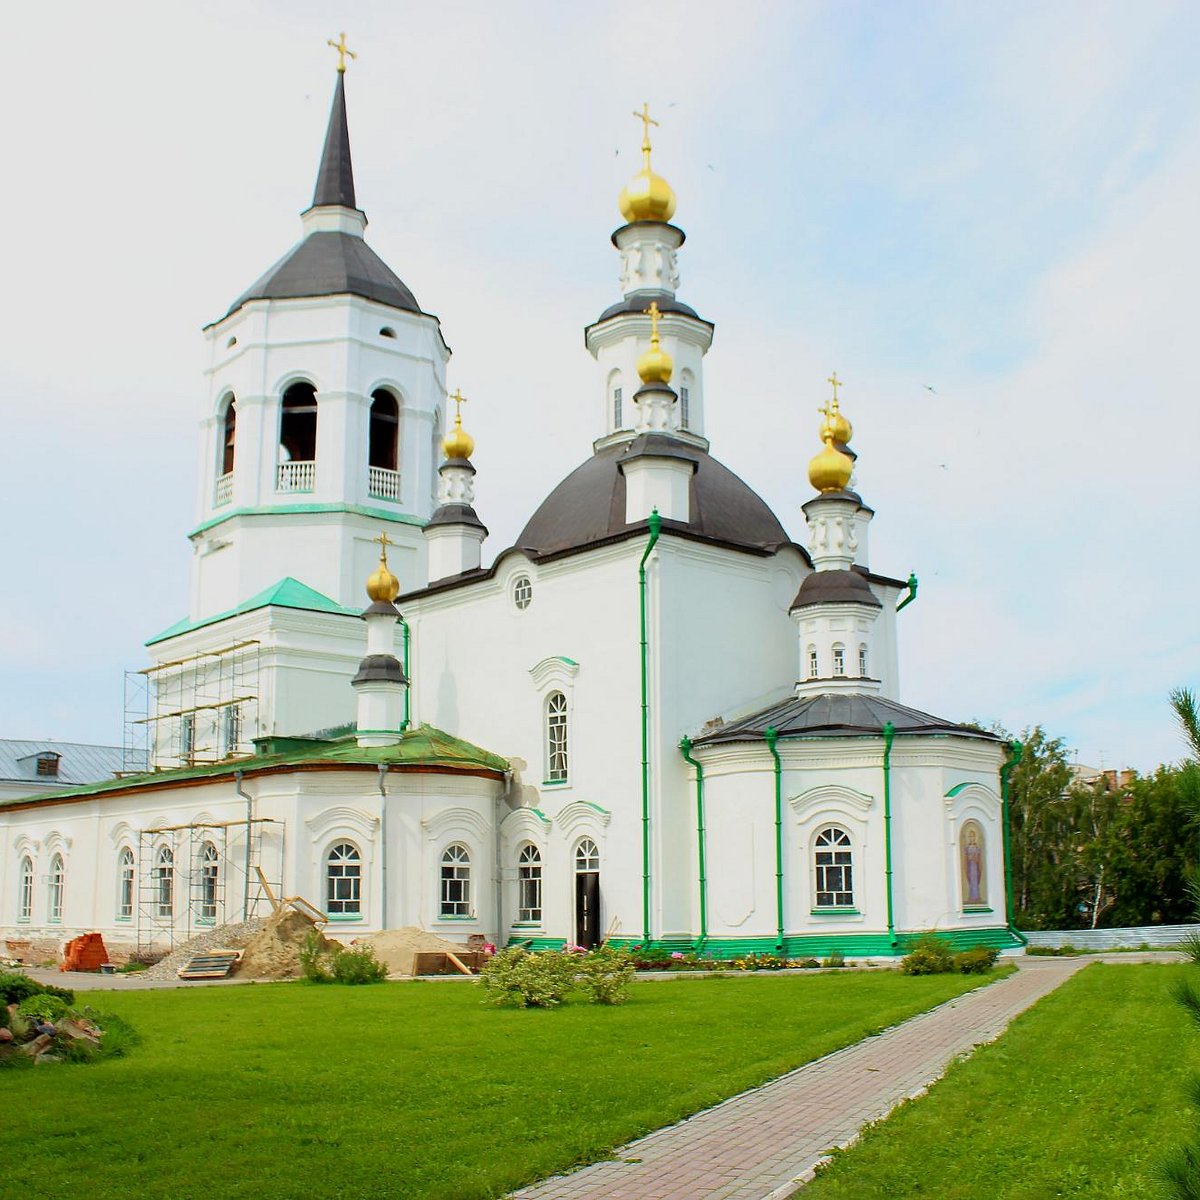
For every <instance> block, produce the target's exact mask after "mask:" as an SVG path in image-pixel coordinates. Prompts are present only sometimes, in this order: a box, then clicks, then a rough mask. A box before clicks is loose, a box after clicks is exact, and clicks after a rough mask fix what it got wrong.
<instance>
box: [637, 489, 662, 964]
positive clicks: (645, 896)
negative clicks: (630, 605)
mask: <svg viewBox="0 0 1200 1200" xmlns="http://www.w3.org/2000/svg"><path fill="white" fill-rule="evenodd" d="M646 525H647V526H648V528H649V530H650V538H649V540H648V541H647V542H646V549H645V550H644V551H643V552H642V560H641V562H639V563H638V618H639V620H640V623H641V635H642V636H641V643H640V649H641V668H642V929H643V932H644V939H645V941H647V942H648V941H649V940H650V692H649V684H648V680H647V677H648V674H649V670H650V653H649V647H648V644H647V641H646V559H648V558H649V557H650V551H651V550H653V549H654V544H655V542H657V541H658V535H659V534H660V533H661V532H662V517H660V516H659V515H658V509H657V508H655V509H652V510H651V512H650V517H649V519H648V520H647V522H646Z"/></svg>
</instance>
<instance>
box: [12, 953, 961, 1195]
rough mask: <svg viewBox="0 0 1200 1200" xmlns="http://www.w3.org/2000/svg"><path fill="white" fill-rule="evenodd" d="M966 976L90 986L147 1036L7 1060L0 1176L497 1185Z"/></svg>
mask: <svg viewBox="0 0 1200 1200" xmlns="http://www.w3.org/2000/svg"><path fill="white" fill-rule="evenodd" d="M980 982H983V981H981V980H980V979H978V978H968V977H963V976H934V977H927V978H907V977H904V976H900V975H897V974H893V973H891V972H889V973H886V974H880V973H865V972H864V973H847V974H845V975H822V976H773V977H749V978H747V977H741V978H729V979H721V978H712V979H676V980H669V981H665V982H661V983H639V984H636V985H635V986H634V988H633V989H632V994H631V999H630V1001H629V1003H628V1004H626V1005H624V1006H622V1007H619V1008H600V1007H597V1006H593V1005H587V1004H584V1003H576V1004H569V1005H566V1006H564V1007H563V1008H561V1009H556V1010H550V1011H537V1010H498V1009H492V1008H488V1007H485V1006H483V1005H481V1003H480V996H481V993H480V991H479V990H478V989H477V988H475V987H473V986H471V985H469V984H464V983H453V982H445V983H389V984H379V985H375V986H372V987H358V988H345V987H335V986H329V987H313V986H306V985H304V984H273V985H265V986H247V987H236V988H205V989H197V990H194V991H188V990H172V991H157V992H152V991H147V992H127V993H120V994H116V993H112V992H105V993H93V994H91V995H90V996H87V997H84V996H81V997H80V1002H81V1003H82V1002H85V1001H88V1000H90V1002H92V1003H93V1004H95V1005H97V1006H98V1007H101V1008H107V1009H109V1010H110V1011H113V1012H117V1013H119V1014H120V1015H122V1016H124V1017H126V1018H127V1019H128V1020H129V1021H131V1022H132V1023H133V1024H134V1025H135V1026H136V1027H137V1028H138V1030H139V1031H140V1032H141V1034H142V1038H143V1042H142V1045H141V1046H140V1047H139V1048H138V1049H137V1050H136V1051H135V1052H134V1054H133V1055H132V1056H131V1057H129V1058H126V1059H119V1060H114V1061H111V1062H105V1063H100V1064H97V1065H93V1066H88V1067H53V1068H38V1069H36V1070H33V1071H20V1072H15V1071H6V1072H4V1075H3V1077H2V1079H0V1096H2V1097H3V1119H2V1120H0V1163H2V1164H3V1167H2V1168H0V1178H2V1179H3V1186H2V1187H0V1192H3V1194H4V1195H5V1196H9V1195H11V1196H21V1197H28V1198H33V1197H38V1198H41V1197H56V1198H58V1197H87V1198H88V1200H101V1198H103V1197H123V1198H124V1197H129V1196H155V1197H157V1196H164V1197H166V1196H169V1197H172V1198H175V1197H179V1198H186V1197H226V1196H247V1197H255V1198H256V1200H263V1198H267V1197H269V1198H270V1200H278V1198H280V1197H309V1196H320V1197H323V1198H332V1197H405V1198H406V1200H408V1198H417V1197H455V1198H456V1200H457V1198H460V1197H462V1198H465V1197H486V1196H497V1195H502V1194H504V1193H505V1192H506V1191H508V1190H510V1189H512V1188H514V1187H517V1186H519V1185H520V1184H523V1183H527V1182H530V1181H531V1180H533V1179H536V1178H539V1177H541V1176H544V1175H548V1174H553V1173H554V1172H556V1171H558V1170H562V1169H564V1168H567V1167H569V1166H571V1165H572V1164H576V1163H580V1162H584V1161H588V1160H591V1159H595V1158H598V1157H604V1156H605V1154H606V1152H607V1151H608V1150H610V1149H611V1148H612V1147H613V1146H616V1145H619V1144H620V1143H621V1142H624V1141H626V1140H628V1139H629V1138H631V1137H635V1136H637V1135H638V1134H641V1133H644V1132H646V1131H648V1130H650V1129H654V1128H657V1127H658V1126H659V1125H663V1124H665V1123H667V1122H669V1121H674V1120H676V1119H678V1118H679V1117H681V1116H683V1115H685V1114H687V1113H691V1112H694V1111H696V1110H697V1109H700V1108H704V1107H706V1106H708V1105H710V1104H712V1103H714V1102H715V1101H717V1100H719V1099H721V1098H723V1097H725V1096H729V1095H732V1094H733V1093H735V1092H738V1091H741V1090H742V1089H744V1088H747V1087H751V1086H754V1085H756V1084H759V1083H761V1082H763V1081H764V1080H766V1079H769V1078H771V1077H773V1076H776V1075H779V1074H781V1073H782V1072H784V1071H787V1070H789V1069H791V1068H792V1067H795V1066H798V1065H799V1064H800V1063H803V1062H806V1061H808V1060H810V1059H813V1058H816V1057H818V1056H820V1055H822V1054H825V1053H828V1052H829V1051H831V1050H834V1049H836V1048H837V1047H839V1046H844V1045H847V1044H848V1043H851V1042H854V1041H857V1040H859V1039H860V1038H862V1037H864V1036H866V1035H867V1034H869V1033H871V1032H872V1031H875V1030H878V1029H880V1028H882V1027H884V1026H887V1025H891V1024H894V1023H895V1022H897V1021H900V1020H903V1019H904V1018H906V1017H908V1016H910V1015H912V1014H913V1013H916V1012H919V1011H921V1010H923V1009H925V1008H929V1007H931V1006H932V1005H934V1004H938V1003H940V1002H941V1001H943V1000H946V999H949V998H950V997H952V996H955V995H958V994H960V993H961V992H963V991H966V990H968V989H970V988H972V987H974V986H975V985H976V984H978V983H980Z"/></svg>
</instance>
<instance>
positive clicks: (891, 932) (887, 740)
mask: <svg viewBox="0 0 1200 1200" xmlns="http://www.w3.org/2000/svg"><path fill="white" fill-rule="evenodd" d="M915 591H916V589H915V587H914V594H915ZM895 737H896V727H895V725H893V724H892V723H891V721H888V722H886V724H885V725H884V727H883V861H884V881H885V883H886V885H887V919H888V942H889V943H890V945H891V947H892V949H893V950H895V949H896V917H895V913H894V911H893V909H892V741H893V740H894V739H895Z"/></svg>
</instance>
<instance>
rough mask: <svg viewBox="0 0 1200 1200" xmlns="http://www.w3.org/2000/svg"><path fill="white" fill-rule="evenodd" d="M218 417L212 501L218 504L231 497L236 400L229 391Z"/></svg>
mask: <svg viewBox="0 0 1200 1200" xmlns="http://www.w3.org/2000/svg"><path fill="white" fill-rule="evenodd" d="M223 405H224V414H223V415H222V416H221V418H220V428H221V444H220V448H219V449H218V451H217V483H216V494H215V495H214V496H213V502H214V503H215V504H216V505H218V506H220V505H222V504H228V503H229V502H230V500H232V499H233V455H234V443H235V442H236V440H237V400H236V398H235V397H234V395H233V393H232V392H230V393H229V394H228V395H227V396H226V397H225V399H224V401H223Z"/></svg>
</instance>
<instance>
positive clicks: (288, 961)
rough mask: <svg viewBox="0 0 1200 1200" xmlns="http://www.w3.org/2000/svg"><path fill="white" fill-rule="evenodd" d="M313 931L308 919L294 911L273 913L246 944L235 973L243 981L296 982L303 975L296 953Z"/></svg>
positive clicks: (313, 924) (310, 920)
mask: <svg viewBox="0 0 1200 1200" xmlns="http://www.w3.org/2000/svg"><path fill="white" fill-rule="evenodd" d="M315 928H316V924H315V923H314V922H313V920H312V919H311V918H310V917H307V916H305V915H304V913H302V912H297V911H296V909H294V908H284V909H282V910H281V911H279V912H277V913H273V914H272V915H271V916H269V917H268V918H267V919H266V921H265V922H264V923H263V927H262V931H261V932H259V933H256V934H254V936H253V937H251V938H250V939H249V940H248V941H247V942H246V945H245V949H244V950H243V951H242V961H241V962H240V963H239V964H238V966H237V974H238V975H239V976H240V977H241V978H243V979H298V978H299V977H300V976H301V975H302V974H303V971H302V970H301V968H300V950H301V948H302V947H303V945H304V939H305V938H306V937H307V936H308V934H309V932H310V930H313V929H315ZM324 940H325V939H324V938H322V941H324Z"/></svg>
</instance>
